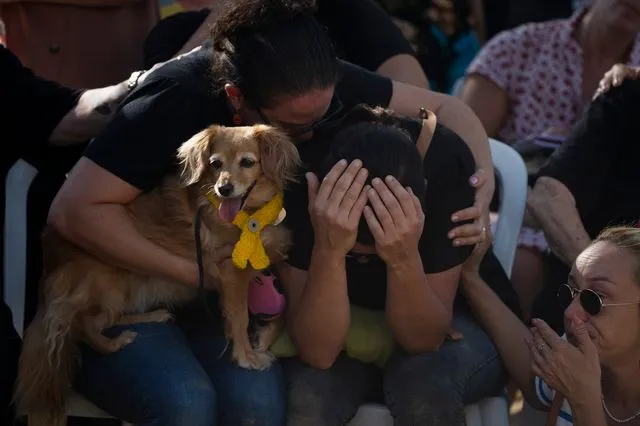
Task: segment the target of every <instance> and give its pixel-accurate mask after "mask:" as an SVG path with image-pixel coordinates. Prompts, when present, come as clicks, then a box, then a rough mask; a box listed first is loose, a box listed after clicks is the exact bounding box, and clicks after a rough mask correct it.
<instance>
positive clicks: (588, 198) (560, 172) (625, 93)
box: [534, 80, 640, 333]
mask: <svg viewBox="0 0 640 426" xmlns="http://www.w3.org/2000/svg"><path fill="white" fill-rule="evenodd" d="M639 116H640V81H632V80H627V81H625V82H624V83H623V84H622V85H621V86H620V87H616V88H612V89H610V90H609V92H607V93H606V94H605V95H603V96H600V97H599V98H598V99H596V100H595V101H594V102H593V103H592V104H591V105H590V107H589V109H588V110H587V113H586V115H585V116H584V117H583V118H582V119H581V120H580V121H579V122H578V124H577V125H576V127H575V128H574V130H573V132H572V134H571V137H570V138H569V139H568V140H567V141H566V142H565V143H563V144H562V145H561V146H560V147H559V148H558V149H557V150H556V151H555V152H554V153H553V155H552V156H551V157H550V158H549V160H548V161H547V163H546V164H545V165H544V166H543V167H542V168H541V169H540V171H539V173H538V175H537V177H540V176H548V177H552V178H554V179H557V180H558V181H560V182H562V183H563V184H564V185H565V186H566V187H567V188H568V189H569V191H571V193H572V195H573V196H574V198H575V201H576V208H577V210H578V213H579V214H580V218H581V220H582V224H583V225H584V227H585V230H586V231H587V233H588V234H589V236H590V237H591V238H595V237H596V236H597V235H598V233H600V231H602V230H603V229H604V228H606V227H607V226H611V225H635V226H638V220H639V219H640V166H639V165H640V160H639V159H640V143H638V135H639V134H640V120H638V117H639ZM537 177H536V178H537ZM544 274H545V288H544V290H543V292H542V293H541V294H540V296H539V297H538V298H537V299H536V302H535V304H534V315H536V316H537V317H539V318H542V319H544V320H545V321H547V322H548V323H549V324H550V325H551V326H552V327H553V328H554V330H556V331H557V332H558V333H562V332H563V330H564V324H563V311H562V308H561V307H560V305H559V304H558V303H557V299H556V292H557V290H558V286H560V285H561V284H562V283H564V282H566V279H567V276H568V274H569V266H567V265H565V264H564V263H563V262H562V261H561V260H560V259H558V258H557V257H556V256H555V255H553V254H549V255H547V256H546V257H545V272H544Z"/></svg>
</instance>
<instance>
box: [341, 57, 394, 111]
mask: <svg viewBox="0 0 640 426" xmlns="http://www.w3.org/2000/svg"><path fill="white" fill-rule="evenodd" d="M338 66H339V72H340V81H338V85H337V86H336V93H337V95H338V97H339V98H340V102H342V104H343V107H344V110H345V111H348V110H350V109H351V108H353V107H354V106H356V105H358V104H366V105H369V106H371V107H377V106H382V107H385V108H386V107H388V106H389V102H391V95H392V94H393V85H392V83H391V80H390V79H388V78H386V77H383V76H381V75H379V74H376V73H374V72H371V71H367V70H365V69H364V68H361V67H359V66H357V65H354V64H352V63H349V62H346V61H339V64H338Z"/></svg>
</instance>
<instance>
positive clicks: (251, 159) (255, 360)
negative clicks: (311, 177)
mask: <svg viewBox="0 0 640 426" xmlns="http://www.w3.org/2000/svg"><path fill="white" fill-rule="evenodd" d="M178 158H179V160H180V163H181V165H182V170H181V173H180V174H179V175H175V176H168V177H167V178H165V180H164V181H163V183H162V184H161V185H160V186H159V187H158V188H156V189H154V190H152V191H150V192H149V193H146V194H144V195H141V196H140V197H138V198H137V199H136V200H135V201H134V202H133V203H132V204H130V205H129V206H128V210H129V212H130V214H131V217H132V218H133V220H134V223H135V225H136V227H137V229H138V231H139V232H140V233H141V234H142V235H144V236H145V237H147V238H148V239H149V240H151V241H153V242H154V243H156V244H158V245H159V246H161V247H163V248H165V249H167V250H169V251H171V252H173V253H175V254H177V255H180V256H183V257H186V258H193V259H194V262H195V237H194V235H195V234H194V217H195V215H196V212H197V211H198V209H200V212H201V213H200V214H201V228H200V239H201V243H202V260H203V265H204V270H205V271H206V273H207V274H208V276H212V277H213V278H214V281H215V282H216V283H217V288H218V290H219V292H220V294H221V298H220V299H221V305H222V306H221V308H222V312H223V315H224V317H225V325H226V330H225V331H226V335H227V338H229V339H230V340H232V341H233V352H232V356H233V359H234V360H235V361H236V362H237V363H238V365H240V366H242V367H245V368H249V369H264V368H267V367H268V366H269V365H270V364H271V362H272V360H273V357H272V355H271V354H270V353H269V352H267V351H266V348H268V346H269V344H270V343H271V342H269V341H266V340H265V339H271V338H275V334H276V333H274V331H273V330H270V331H269V332H268V334H265V336H267V337H265V338H263V339H261V341H259V344H258V347H257V348H253V347H252V345H251V342H250V340H249V336H248V331H247V327H248V323H249V319H248V309H247V292H248V288H249V283H250V281H251V280H252V279H254V278H255V277H256V276H257V274H258V273H257V272H256V271H255V270H254V269H253V268H251V267H250V266H247V268H246V269H239V268H237V267H235V266H234V265H233V264H232V262H231V260H229V259H228V258H226V259H223V260H220V256H219V251H220V248H221V247H222V246H228V245H230V244H234V243H236V242H237V241H238V239H239V238H240V229H239V228H238V227H236V226H235V225H234V224H232V223H231V221H233V219H234V217H235V216H236V215H237V214H238V212H239V211H241V210H242V211H244V212H247V213H249V214H250V213H251V212H254V211H256V210H259V209H260V207H262V206H264V205H265V204H267V203H268V202H269V201H270V200H272V199H273V197H274V196H276V194H278V193H281V192H282V191H283V190H284V188H285V186H286V184H287V182H289V181H290V180H291V179H292V178H293V176H294V174H295V171H296V167H297V166H298V164H299V162H300V159H299V156H298V151H297V149H296V147H295V146H294V145H293V143H292V142H291V141H290V139H289V138H288V137H287V136H285V135H284V134H283V133H281V132H279V131H278V130H276V129H275V128H273V127H270V126H265V125H256V126H251V127H220V126H212V127H209V128H207V129H205V130H203V131H202V132H200V133H198V134H196V135H195V136H193V137H192V138H191V139H189V140H188V141H186V142H185V143H184V144H183V145H182V146H181V147H180V149H179V150H178ZM208 194H209V195H208ZM211 196H213V200H212V199H211V198H210V197H211ZM214 204H216V205H217V207H216V206H214ZM261 239H262V242H263V245H264V248H265V251H266V254H267V256H268V257H269V258H270V259H271V261H272V262H276V261H278V260H281V259H283V258H284V256H285V255H286V251H287V250H288V248H289V245H290V235H289V232H288V231H287V230H286V229H285V228H284V227H283V226H277V225H273V226H268V227H266V228H265V229H264V230H263V231H262V233H261ZM43 250H44V259H45V261H44V278H43V281H42V283H43V284H42V286H43V289H42V290H43V296H44V298H43V305H42V306H41V308H40V310H39V311H38V314H37V316H36V318H35V319H34V321H33V323H32V324H31V325H30V326H29V328H28V329H27V331H26V336H25V340H24V346H23V350H22V355H21V359H20V369H19V378H18V384H17V388H16V395H15V396H16V403H17V408H18V412H19V413H22V414H28V415H29V418H30V420H31V421H35V422H38V423H39V422H42V424H47V425H55V424H60V423H61V420H62V419H64V410H65V406H64V398H65V394H66V392H67V390H68V387H69V386H70V385H71V381H72V376H73V371H74V366H75V365H77V362H78V361H79V359H78V358H79V350H78V346H77V343H78V341H84V342H86V343H87V344H89V345H90V346H91V347H93V348H95V349H96V350H98V351H100V352H102V353H110V352H115V351H118V350H120V349H121V348H122V347H124V346H125V345H127V344H129V343H131V342H133V341H134V339H135V337H136V336H135V333H134V332H132V331H124V332H123V333H122V334H120V335H119V336H117V337H116V338H114V339H110V338H108V337H106V336H105V335H103V334H102V331H103V330H104V329H106V328H108V327H110V326H113V325H116V324H132V323H138V322H165V321H167V320H169V319H170V318H171V315H170V313H169V311H168V310H166V309H160V308H171V307H172V306H174V305H177V304H180V303H184V302H187V301H189V300H191V299H193V298H194V297H196V295H197V289H195V288H190V287H186V286H183V285H179V284H176V283H172V282H166V281H164V280H162V279H158V278H154V277H150V276H145V275H141V274H139V273H136V272H132V271H129V270H126V269H123V268H119V267H116V266H113V265H109V264H107V263H104V262H102V261H101V260H99V259H97V258H95V257H93V256H91V255H90V254H88V253H87V252H85V251H84V250H82V249H81V248H79V247H77V246H75V245H73V244H72V243H70V242H68V241H66V240H65V239H63V238H62V237H61V236H60V235H58V234H56V233H55V232H53V231H52V230H45V233H44V235H43ZM152 309H155V310H152ZM259 340H260V339H259Z"/></svg>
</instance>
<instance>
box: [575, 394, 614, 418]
mask: <svg viewBox="0 0 640 426" xmlns="http://www.w3.org/2000/svg"><path fill="white" fill-rule="evenodd" d="M569 403H570V404H571V411H572V412H571V414H572V415H573V425H574V426H607V424H608V423H607V418H606V416H605V413H604V410H603V409H602V393H600V394H598V395H593V396H592V397H591V400H590V401H585V402H581V403H575V402H572V401H569Z"/></svg>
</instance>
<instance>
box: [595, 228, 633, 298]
mask: <svg viewBox="0 0 640 426" xmlns="http://www.w3.org/2000/svg"><path fill="white" fill-rule="evenodd" d="M599 242H606V243H610V244H614V245H615V246H617V247H618V248H621V249H624V250H627V251H628V252H629V253H631V254H632V255H633V257H634V258H635V259H636V264H637V265H636V273H635V282H636V284H638V285H640V228H634V227H631V226H614V227H611V228H605V229H604V230H603V231H602V232H600V234H598V236H597V237H596V239H595V240H594V241H593V243H594V244H595V243H599Z"/></svg>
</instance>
